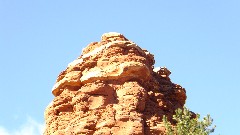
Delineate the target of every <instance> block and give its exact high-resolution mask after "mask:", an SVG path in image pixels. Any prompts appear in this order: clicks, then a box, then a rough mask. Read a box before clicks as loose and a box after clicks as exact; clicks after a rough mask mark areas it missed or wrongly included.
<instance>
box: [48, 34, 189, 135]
mask: <svg viewBox="0 0 240 135" xmlns="http://www.w3.org/2000/svg"><path fill="white" fill-rule="evenodd" d="M153 64H154V57H153V55H152V54H150V53H149V52H148V51H146V50H143V49H141V48H140V47H139V46H137V45H136V44H135V43H134V42H132V41H129V40H128V39H127V38H125V37H124V36H123V35H122V34H119V33H114V32H111V33H106V34H103V35H102V38H101V41H100V42H93V43H91V44H89V45H88V46H87V47H86V48H85V49H84V50H83V52H82V55H81V56H80V57H78V58H77V59H76V60H74V61H73V62H71V63H70V64H69V65H68V67H67V69H66V70H64V71H63V72H61V73H60V74H59V76H58V77H57V81H56V83H55V85H54V86H53V89H52V93H53V95H54V96H55V98H54V99H53V101H52V102H51V103H50V104H49V105H48V107H47V108H46V111H45V120H46V130H45V132H44V135H76V134H78V135H80V134H87V135H100V134H101V135H102V134H104V135H112V134H113V135H120V134H124V135H152V134H164V128H163V125H162V117H163V115H167V116H168V117H169V118H170V117H171V115H172V114H173V113H174V110H175V109H176V108H182V107H183V105H184V103H185V100H186V92H185V90H184V89H183V88H182V87H181V86H180V85H177V84H174V83H172V82H171V80H170V78H169V75H170V74H171V72H170V71H169V70H168V69H167V68H165V67H163V68H155V69H153Z"/></svg>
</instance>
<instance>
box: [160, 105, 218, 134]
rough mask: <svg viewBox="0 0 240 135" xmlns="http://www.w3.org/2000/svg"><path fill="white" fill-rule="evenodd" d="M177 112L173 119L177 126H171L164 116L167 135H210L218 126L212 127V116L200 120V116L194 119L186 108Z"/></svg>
mask: <svg viewBox="0 0 240 135" xmlns="http://www.w3.org/2000/svg"><path fill="white" fill-rule="evenodd" d="M175 112H176V114H175V115H173V118H172V119H173V120H174V121H175V122H176V124H175V125H171V123H170V122H169V121H168V120H167V117H166V116H163V123H164V126H165V128H166V134H167V135H209V134H210V133H213V132H214V129H215V127H216V126H213V127H210V126H211V125H212V122H213V119H212V118H211V117H210V115H207V116H206V117H204V118H203V120H199V118H200V115H199V114H197V115H196V117H195V118H193V117H192V113H191V112H190V111H189V110H188V109H187V108H186V107H184V108H183V110H182V109H177V110H176V111H175Z"/></svg>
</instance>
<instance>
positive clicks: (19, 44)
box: [0, 0, 240, 135]
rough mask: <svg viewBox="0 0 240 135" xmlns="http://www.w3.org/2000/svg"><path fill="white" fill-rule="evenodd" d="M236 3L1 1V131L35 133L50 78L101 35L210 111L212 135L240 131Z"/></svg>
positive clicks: (193, 105)
mask: <svg viewBox="0 0 240 135" xmlns="http://www.w3.org/2000/svg"><path fill="white" fill-rule="evenodd" d="M239 7H240V1H239V0H195V1H192V0H181V1H179V0H171V1H166V0H158V1H157V0H155V1H148V2H146V1H143V0H138V1H134V0H132V1H129V0H121V1H110V0H103V1H80V0H72V1H65V0H51V1H49V0H41V1H40V0H38V1H37V0H36V1H33V0H21V1H20V0H0V61H1V66H0V75H1V77H0V92H1V94H0V101H1V102H0V106H1V111H0V134H1V135H27V134H29V135H33V134H34V135H36V134H40V133H39V132H41V131H40V130H41V127H42V126H43V125H42V124H43V123H44V116H43V113H44V110H45V108H46V106H47V105H48V103H50V101H51V100H52V99H53V95H52V94H51V88H52V86H53V85H54V82H55V80H56V77H57V75H58V74H59V73H60V72H61V71H62V70H64V69H65V68H66V66H67V64H68V63H70V62H71V61H73V60H74V59H75V58H77V57H78V56H79V55H80V54H81V50H82V48H84V47H85V46H86V45H87V44H89V43H90V42H93V41H99V40H100V36H101V35H102V34H103V33H105V32H110V31H115V32H120V33H122V34H124V35H125V36H126V37H127V38H128V39H130V40H132V41H134V42H136V43H137V44H138V45H139V46H140V47H142V48H145V49H147V50H149V51H150V52H151V53H153V54H154V55H155V60H156V64H155V66H156V67H157V66H166V67H167V68H168V69H169V70H171V71H172V74H171V76H170V77H171V79H172V81H173V82H174V83H178V84H181V85H182V86H183V87H184V88H186V90H187V96H188V99H187V103H186V106H187V107H188V108H190V109H191V110H192V111H194V112H197V113H200V114H201V116H206V115H207V114H210V115H211V116H212V118H213V119H214V124H216V125H217V128H216V131H215V133H214V134H216V135H217V134H221V135H227V134H228V135H234V134H240V131H239V129H240V124H239V121H240V117H239V114H240V105H239V103H240V102H239V95H240V85H239V84H240V79H239V76H240V62H239V58H240V38H239V37H240V25H239V24H240V8H239Z"/></svg>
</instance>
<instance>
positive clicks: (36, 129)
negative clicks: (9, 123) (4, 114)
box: [0, 117, 44, 135]
mask: <svg viewBox="0 0 240 135" xmlns="http://www.w3.org/2000/svg"><path fill="white" fill-rule="evenodd" d="M43 130H44V124H42V123H38V122H36V121H35V120H34V119H32V118H31V117H29V118H28V119H27V121H26V123H25V124H23V125H22V126H20V127H19V128H17V129H16V130H14V131H8V130H7V129H6V128H5V127H3V126H1V125H0V135H42V134H43Z"/></svg>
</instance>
